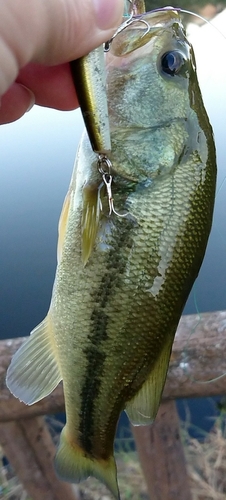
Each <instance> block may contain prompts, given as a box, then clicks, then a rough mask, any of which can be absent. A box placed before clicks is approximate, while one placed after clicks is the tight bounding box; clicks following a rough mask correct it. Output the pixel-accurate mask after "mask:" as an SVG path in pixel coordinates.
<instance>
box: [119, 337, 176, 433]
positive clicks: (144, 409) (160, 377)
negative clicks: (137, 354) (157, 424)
mask: <svg viewBox="0 0 226 500" xmlns="http://www.w3.org/2000/svg"><path fill="white" fill-rule="evenodd" d="M172 343H173V340H172V338H170V339H169V340H168V342H167V343H166V344H165V345H164V347H163V349H162V352H161V354H160V356H159V357H158V359H157V361H156V363H155V365H154V367H153V369H152V371H151V373H150V375H149V377H148V379H147V380H146V382H144V384H143V385H142V387H141V389H140V390H139V392H138V393H137V394H136V396H135V397H134V398H133V399H131V400H130V401H129V402H128V403H127V404H126V407H125V411H126V413H127V415H128V418H129V420H130V422H131V423H132V424H133V425H150V424H152V423H153V421H154V419H155V417H156V414H157V411H158V408H159V405H160V400H161V396H162V391H163V388H164V384H165V380H166V375H167V370H168V366H169V359H170V354H171V349H172Z"/></svg>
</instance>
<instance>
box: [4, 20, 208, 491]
mask: <svg viewBox="0 0 226 500" xmlns="http://www.w3.org/2000/svg"><path fill="white" fill-rule="evenodd" d="M145 20H146V21H147V22H148V23H149V24H150V31H149V32H147V33H146V34H145V35H144V30H145V29H146V28H145V26H141V24H142V23H140V22H137V23H136V24H132V25H131V26H128V27H127V28H126V29H125V30H122V32H121V33H119V35H117V36H116V38H115V41H116V40H117V37H118V41H117V44H116V45H115V44H114V40H113V42H112V49H111V51H110V53H109V54H108V59H107V89H108V91H107V92H108V94H107V95H108V102H109V119H110V130H111V144H112V153H111V162H112V171H111V172H110V173H111V174H112V178H113V181H112V191H113V197H114V205H115V207H116V209H117V210H118V211H119V213H120V214H124V216H123V217H121V216H119V215H117V214H116V213H114V212H112V213H111V215H108V210H109V207H108V203H109V200H108V196H107V193H106V191H105V188H104V183H103V178H102V176H101V173H100V172H99V170H98V167H97V158H96V155H95V154H94V153H93V151H92V148H91V146H90V143H89V140H88V137H87V134H86V133H85V134H84V135H83V138H82V141H81V144H80V147H79V150H78V154H77V158H76V163H75V169H74V172H73V176H72V181H71V184H70V187H69V193H68V195H67V198H66V201H65V204H64V207H63V212H62V216H61V219H60V224H59V249H58V259H59V260H58V266H57V272H56V278H55V283H54V289H53V295H52V300H51V306H50V310H49V313H48V316H47V318H46V320H44V322H43V323H42V324H41V325H40V326H39V327H37V329H36V330H35V332H34V333H33V334H32V335H31V337H30V340H29V341H28V342H27V344H25V347H23V346H22V348H21V350H19V351H18V353H16V355H15V356H14V358H13V360H12V364H11V367H10V368H9V372H8V376H7V383H8V385H9V387H10V389H11V390H12V392H13V393H14V394H16V395H17V397H19V398H20V399H22V400H23V401H25V402H27V403H28V404H32V403H33V402H35V401H38V400H39V399H41V398H42V397H44V396H45V395H47V394H49V393H50V392H51V391H52V390H53V388H54V387H55V386H56V385H57V383H58V382H59V381H60V380H61V379H62V380H63V388H64V395H65V407H66V417H67V422H66V426H65V428H64V430H63V432H62V436H61V442H60V447H59V450H58V452H57V455H56V461H55V464H56V470H57V473H58V474H59V476H60V477H61V478H63V479H65V480H69V481H75V482H78V481H80V480H82V479H85V478H86V477H87V476H88V475H94V476H95V477H97V478H99V479H100V480H101V481H102V482H104V483H105V484H106V485H107V486H108V488H109V489H110V490H111V492H112V493H113V495H114V497H115V498H116V499H119V492H118V486H117V480H116V469H115V463H114V458H113V442H114V435H115V429H116V426H117V421H118V418H119V415H120V412H121V411H122V410H123V409H126V411H127V414H128V416H129V418H130V420H131V422H132V423H134V424H136V425H144V424H149V423H150V422H151V421H153V419H154V417H155V415H156V412H157V409H158V406H159V402H160V398H161V394H162V390H163V386H164V381H165V377H166V372H167V367H168V362H169V357H170V352H171V347H172V342H173V338H174V335H175V331H176V328H177V324H178V322H179V319H180V316H181V314H182V311H183V307H184V305H185V302H186V300H187V297H188V294H189V292H190V290H191V287H192V285H193V283H194V280H195V278H196V276H197V274H198V271H199V268H200V265H201V263H202V260H203V256H204V253H205V248H206V244H207V240H208V236H209V232H210V228H211V222H212V212H213V204H214V196H215V178H216V158H215V147H214V142H213V136H212V129H211V126H210V124H209V120H208V117H207V114H206V111H205V109H204V106H203V102H202V97H201V93H200V90H199V87H198V82H197V77H196V70H195V62H194V55H193V51H192V47H191V46H190V44H189V43H188V42H187V40H186V36H185V33H184V30H183V27H182V25H181V22H180V19H179V16H178V15H177V13H176V12H172V11H171V12H170V13H168V14H166V13H164V15H163V16H161V14H158V16H156V15H154V16H153V14H147V15H146V16H145ZM152 29H153V32H152ZM146 31H147V30H146ZM142 35H143V36H142ZM127 40H128V42H131V40H132V42H131V45H129V43H127ZM131 47H132V49H131ZM120 51H121V52H120ZM165 54H169V59H165V58H166V56H165ZM178 54H180V55H178ZM167 57H168V56H167ZM178 61H179V62H178ZM171 65H173V68H174V65H175V67H176V70H175V73H173V71H174V69H172V67H171ZM168 66H170V68H169V67H168ZM166 70H167V71H169V73H167V72H166ZM106 175H110V174H109V173H108V174H106ZM93 226H94V230H93ZM87 241H88V243H87ZM84 249H85V251H84V252H83V250H84ZM40 339H41V340H40ZM44 339H47V340H46V350H47V354H46V356H48V360H49V372H48V371H47V370H44V369H43V370H41V369H40V367H42V366H44V367H45V366H46V360H44V359H43V353H41V354H40V356H39V355H38V346H37V350H36V354H35V355H36V358H37V359H38V361H39V365H40V367H39V365H38V361H35V364H34V367H35V375H36V376H35V377H34V379H35V380H34V379H32V382H31V383H30V382H29V380H28V379H27V377H26V370H31V366H32V363H34V360H33V359H32V353H33V352H35V346H36V343H38V344H42V346H43V342H44ZM29 342H30V343H31V347H30V348H29ZM26 346H27V347H26ZM29 356H30V357H29ZM38 356H39V358H38ZM39 371H41V374H40V372H39ZM29 373H30V372H29ZM57 373H58V375H57V376H55V374H57ZM54 376H55V379H54ZM54 380H55V382H54ZM54 384H55V385H54ZM40 387H41V388H40Z"/></svg>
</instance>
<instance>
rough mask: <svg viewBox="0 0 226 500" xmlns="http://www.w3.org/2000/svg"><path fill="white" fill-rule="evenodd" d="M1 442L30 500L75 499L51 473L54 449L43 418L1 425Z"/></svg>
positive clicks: (70, 491)
mask: <svg viewBox="0 0 226 500" xmlns="http://www.w3.org/2000/svg"><path fill="white" fill-rule="evenodd" d="M0 443H1V445H2V447H3V449H4V452H5V454H6V456H7V458H8V460H9V461H10V463H11V465H12V466H13V468H14V470H15V471H16V474H17V476H18V478H19V480H20V481H21V483H22V484H23V486H24V489H25V490H26V491H27V493H28V494H29V495H30V497H31V498H32V500H40V499H41V498H43V499H48V500H62V499H63V498H65V499H67V500H78V496H77V495H76V494H75V492H74V491H73V489H72V487H71V485H69V484H67V483H64V482H62V481H60V480H59V479H58V478H57V477H56V475H55V472H54V468H53V457H54V455H55V446H54V444H53V441H52V439H51V436H50V434H49V431H48V429H47V426H46V424H45V421H44V419H43V417H36V418H32V419H26V420H19V421H17V422H16V421H15V422H5V423H2V424H1V425H0Z"/></svg>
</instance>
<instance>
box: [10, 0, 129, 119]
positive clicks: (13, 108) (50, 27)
mask: <svg viewBox="0 0 226 500" xmlns="http://www.w3.org/2000/svg"><path fill="white" fill-rule="evenodd" d="M0 12H1V16H0V68H1V71H0V96H1V101H0V103H1V105H0V124H3V123H8V122H11V121H14V120H16V119H18V118H20V117H21V116H22V115H23V114H24V113H25V112H26V111H27V110H28V109H29V108H30V107H31V106H32V104H34V102H36V104H40V105H42V106H48V107H52V108H56V109H61V110H70V109H74V108H76V107H77V106H78V101H77V98H76V93H75V89H74V85H73V81H72V77H71V73H70V66H69V61H71V60H73V59H76V58H78V57H80V56H83V55H85V54H87V53H88V52H90V51H91V50H92V49H94V48H95V47H97V46H98V45H100V44H101V43H104V42H105V41H107V40H108V39H109V38H111V36H112V34H113V33H114V30H115V29H116V28H117V27H118V25H119V24H120V22H121V19H122V13H123V0H0Z"/></svg>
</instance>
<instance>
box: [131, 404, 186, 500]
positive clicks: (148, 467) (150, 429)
mask: <svg viewBox="0 0 226 500" xmlns="http://www.w3.org/2000/svg"><path fill="white" fill-rule="evenodd" d="M132 431H133V435H134V438H135V441H136V446H137V451H138V455H139V458H140V462H141V467H142V469H143V472H144V477H145V480H146V483H147V488H148V494H149V495H150V499H151V500H176V499H178V500H179V499H180V500H182V499H183V500H192V496H191V491H190V486H189V479H188V476H187V471H186V464H185V457H184V451H183V446H182V443H181V440H180V428H179V418H178V414H177V410H176V405H175V402H174V401H167V402H164V403H162V404H161V406H160V408H159V411H158V415H157V417H156V420H155V423H154V424H153V425H151V426H147V427H133V428H132Z"/></svg>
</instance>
